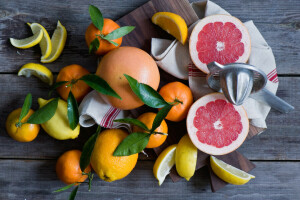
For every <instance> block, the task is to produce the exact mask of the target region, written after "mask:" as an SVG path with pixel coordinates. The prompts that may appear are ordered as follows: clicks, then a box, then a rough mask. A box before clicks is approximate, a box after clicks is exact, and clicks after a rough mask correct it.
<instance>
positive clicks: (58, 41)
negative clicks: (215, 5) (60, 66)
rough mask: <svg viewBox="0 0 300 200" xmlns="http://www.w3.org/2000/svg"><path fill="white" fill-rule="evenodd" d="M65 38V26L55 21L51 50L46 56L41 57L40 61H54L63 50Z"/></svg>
mask: <svg viewBox="0 0 300 200" xmlns="http://www.w3.org/2000/svg"><path fill="white" fill-rule="evenodd" d="M66 39H67V30H66V28H65V27H64V26H63V25H62V24H61V23H60V21H58V22H57V27H56V29H55V31H54V33H53V35H52V37H51V44H52V51H51V54H50V56H49V57H48V58H45V59H43V58H42V59H41V62H42V63H51V62H53V61H55V60H56V59H57V58H58V57H59V56H60V54H61V52H62V51H63V49H64V47H65V44H66Z"/></svg>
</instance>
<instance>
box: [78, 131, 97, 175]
mask: <svg viewBox="0 0 300 200" xmlns="http://www.w3.org/2000/svg"><path fill="white" fill-rule="evenodd" d="M100 131H101V126H98V128H97V131H96V133H94V134H93V135H92V136H91V137H90V138H89V139H88V140H87V141H86V142H85V144H84V145H83V148H82V153H81V156H80V169H81V171H83V172H84V170H85V168H86V167H87V166H88V165H89V164H90V161H91V156H92V152H93V149H94V146H95V143H96V140H97V137H98V135H99V133H100Z"/></svg>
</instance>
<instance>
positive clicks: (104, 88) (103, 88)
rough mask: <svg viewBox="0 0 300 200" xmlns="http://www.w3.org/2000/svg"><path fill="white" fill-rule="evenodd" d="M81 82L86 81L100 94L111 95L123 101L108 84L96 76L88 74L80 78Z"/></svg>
mask: <svg viewBox="0 0 300 200" xmlns="http://www.w3.org/2000/svg"><path fill="white" fill-rule="evenodd" d="M80 80H82V81H84V82H85V83H86V84H88V85H89V86H90V87H91V88H93V89H94V90H97V91H98V92H100V93H102V94H105V95H109V96H112V97H116V98H118V99H122V98H121V97H120V96H119V95H118V94H117V93H116V92H115V91H114V90H113V89H112V88H111V87H110V86H109V85H108V83H107V82H106V81H105V80H103V79H102V78H100V77H99V76H97V75H95V74H87V75H85V76H83V77H81V78H80Z"/></svg>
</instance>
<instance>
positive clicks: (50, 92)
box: [48, 81, 68, 96]
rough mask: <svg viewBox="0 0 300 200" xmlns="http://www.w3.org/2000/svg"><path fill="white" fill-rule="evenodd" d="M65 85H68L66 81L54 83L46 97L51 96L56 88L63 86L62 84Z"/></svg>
mask: <svg viewBox="0 0 300 200" xmlns="http://www.w3.org/2000/svg"><path fill="white" fill-rule="evenodd" d="M66 83H68V81H59V82H56V83H54V85H52V86H51V88H50V91H49V93H48V96H51V94H52V92H53V91H54V90H55V89H56V88H58V87H60V86H62V85H64V84H66Z"/></svg>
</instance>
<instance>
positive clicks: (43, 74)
mask: <svg viewBox="0 0 300 200" xmlns="http://www.w3.org/2000/svg"><path fill="white" fill-rule="evenodd" d="M31 75H33V76H36V77H37V78H39V79H40V80H41V81H43V82H44V83H47V84H48V85H52V84H53V74H52V72H51V71H50V70H49V69H48V68H47V67H45V66H44V65H40V64H37V63H27V64H25V65H23V66H22V67H21V69H20V70H19V72H18V76H26V77H30V76H31Z"/></svg>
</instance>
